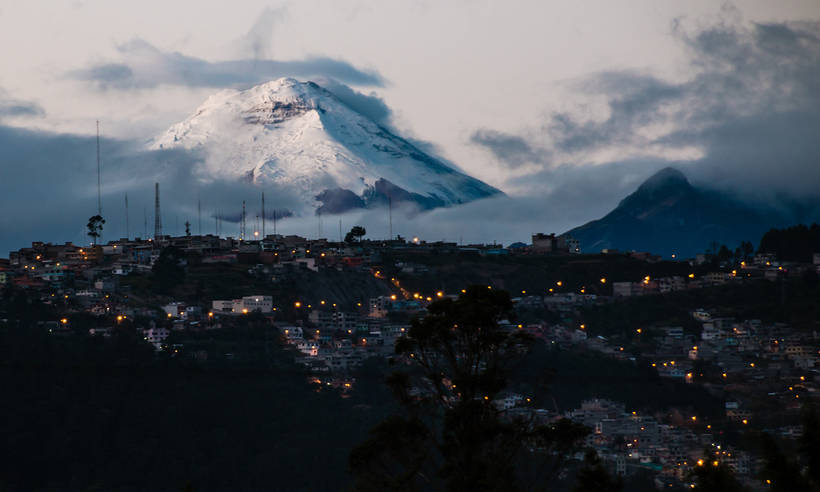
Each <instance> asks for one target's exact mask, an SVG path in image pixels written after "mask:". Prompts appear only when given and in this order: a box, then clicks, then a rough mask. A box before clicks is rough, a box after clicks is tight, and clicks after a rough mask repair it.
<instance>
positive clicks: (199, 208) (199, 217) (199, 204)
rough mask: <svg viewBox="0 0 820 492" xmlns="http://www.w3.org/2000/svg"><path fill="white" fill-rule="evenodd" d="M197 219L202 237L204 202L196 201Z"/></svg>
mask: <svg viewBox="0 0 820 492" xmlns="http://www.w3.org/2000/svg"><path fill="white" fill-rule="evenodd" d="M196 217H197V225H198V227H199V235H200V236H201V235H202V200H200V199H199V198H197V199H196Z"/></svg>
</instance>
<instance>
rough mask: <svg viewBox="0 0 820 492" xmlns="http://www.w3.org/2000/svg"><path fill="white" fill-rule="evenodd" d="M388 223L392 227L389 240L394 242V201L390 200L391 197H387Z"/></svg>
mask: <svg viewBox="0 0 820 492" xmlns="http://www.w3.org/2000/svg"><path fill="white" fill-rule="evenodd" d="M387 221H388V223H389V224H390V226H389V227H390V237H389V238H388V239H390V240H391V241H392V240H393V200H392V199H391V198H390V196H389V195H388V196H387Z"/></svg>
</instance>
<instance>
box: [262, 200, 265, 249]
mask: <svg viewBox="0 0 820 492" xmlns="http://www.w3.org/2000/svg"><path fill="white" fill-rule="evenodd" d="M262 239H265V192H264V191H263V192H262Z"/></svg>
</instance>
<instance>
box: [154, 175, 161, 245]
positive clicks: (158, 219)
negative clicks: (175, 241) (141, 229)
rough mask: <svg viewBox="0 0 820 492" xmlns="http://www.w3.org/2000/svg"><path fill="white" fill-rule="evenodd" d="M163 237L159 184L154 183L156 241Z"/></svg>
mask: <svg viewBox="0 0 820 492" xmlns="http://www.w3.org/2000/svg"><path fill="white" fill-rule="evenodd" d="M160 236H162V214H161V213H160V209H159V183H154V240H155V241H156V240H157V239H159V237H160Z"/></svg>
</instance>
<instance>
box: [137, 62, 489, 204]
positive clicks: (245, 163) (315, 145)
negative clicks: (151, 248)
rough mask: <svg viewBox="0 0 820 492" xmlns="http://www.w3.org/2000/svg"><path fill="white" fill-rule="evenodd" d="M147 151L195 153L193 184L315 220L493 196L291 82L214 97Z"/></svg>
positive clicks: (317, 91) (316, 89) (332, 100)
mask: <svg viewBox="0 0 820 492" xmlns="http://www.w3.org/2000/svg"><path fill="white" fill-rule="evenodd" d="M150 146H151V148H153V149H169V148H183V149H191V150H197V151H201V152H202V151H204V152H203V154H204V155H205V156H206V157H205V159H204V161H203V163H202V164H201V167H200V168H199V169H198V170H197V171H198V177H199V178H200V179H203V180H219V179H227V180H248V181H251V182H253V183H255V184H257V185H259V186H260V187H261V188H262V189H264V187H265V186H266V185H275V186H279V187H285V188H287V189H289V190H291V191H293V192H295V193H296V194H297V195H298V196H299V197H300V199H301V201H302V202H303V203H304V205H305V206H306V208H308V209H310V208H312V209H316V210H318V211H319V212H320V213H341V212H344V211H346V210H350V209H354V208H364V207H373V206H378V205H380V204H386V203H387V201H388V200H392V201H393V203H399V202H411V203H413V204H415V205H416V206H418V207H419V208H421V209H430V208H435V207H441V206H451V205H455V204H460V203H466V202H470V201H473V200H476V199H480V198H484V197H488V196H491V195H496V194H498V193H500V191H499V190H497V189H495V188H493V187H492V186H489V185H487V184H486V183H484V182H482V181H479V180H477V179H475V178H472V177H470V176H467V175H465V174H463V173H461V172H459V171H457V170H455V169H453V168H452V167H449V166H447V165H446V164H444V163H443V162H442V161H441V160H439V159H436V158H435V157H432V156H430V155H428V154H426V153H425V152H423V151H421V150H420V149H418V148H417V147H416V146H414V145H413V144H411V143H410V142H408V141H407V140H405V139H403V138H401V137H398V136H396V135H394V134H393V133H392V132H390V131H389V130H388V129H386V128H384V127H383V126H380V125H379V124H377V123H375V122H374V121H372V120H370V119H369V118H367V117H366V116H364V115H362V114H360V113H359V112H357V111H355V110H354V109H353V108H351V107H349V106H348V105H346V104H345V103H343V102H342V101H341V100H339V99H338V98H337V97H336V96H334V95H333V93H331V92H329V91H327V90H325V89H323V88H322V87H320V86H319V85H317V84H315V83H313V82H300V81H297V80H295V79H292V78H282V79H278V80H275V81H271V82H268V83H265V84H261V85H258V86H255V87H252V88H250V89H247V90H242V91H238V90H223V91H220V92H218V93H216V94H214V95H212V96H211V97H210V98H208V99H207V100H206V101H205V102H204V103H203V104H202V105H201V106H200V107H199V108H197V110H196V111H195V112H194V113H193V114H192V115H191V116H189V117H188V118H187V119H185V120H184V121H182V122H180V123H178V124H176V125H173V126H172V127H170V128H169V129H168V130H167V131H165V133H163V134H162V135H160V136H158V137H157V138H155V139H154V140H153V141H152V142H151V143H150Z"/></svg>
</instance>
